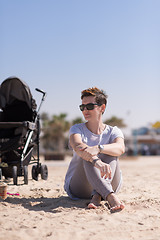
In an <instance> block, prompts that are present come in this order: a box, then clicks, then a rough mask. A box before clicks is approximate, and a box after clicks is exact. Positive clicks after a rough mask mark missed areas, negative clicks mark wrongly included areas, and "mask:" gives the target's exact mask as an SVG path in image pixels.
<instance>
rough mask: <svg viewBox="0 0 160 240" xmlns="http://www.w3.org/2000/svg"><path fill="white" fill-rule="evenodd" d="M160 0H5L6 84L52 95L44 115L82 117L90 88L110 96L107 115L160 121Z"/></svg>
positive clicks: (1, 22) (134, 123)
mask: <svg viewBox="0 0 160 240" xmlns="http://www.w3.org/2000/svg"><path fill="white" fill-rule="evenodd" d="M159 10H160V1H159V0H113V1H111V0H27V1H22V0H14V1H13V0H7V1H5V0H0V36H1V37H0V83H1V82H2V81H3V80H5V79H6V78H7V77H9V76H17V77H19V78H20V79H22V80H23V81H25V82H26V83H27V84H28V85H29V87H30V89H31V92H32V94H33V97H34V98H35V99H36V100H37V103H39V101H40V99H39V97H40V94H38V93H37V92H36V91H35V88H36V87H38V88H41V89H43V90H44V91H46V92H47V98H46V101H45V102H44V105H43V106H42V109H41V111H42V112H48V113H49V114H50V115H54V114H59V113H67V114H68V119H69V120H72V119H74V118H76V117H79V116H82V115H81V113H80V111H79V109H78V105H79V104H80V103H81V100H80V93H81V91H82V90H83V89H86V88H88V87H93V86H97V87H98V88H101V89H104V90H105V91H106V93H107V94H108V96H109V100H108V106H107V110H106V113H105V115H104V119H108V118H110V117H111V116H113V115H115V116H117V117H119V118H123V119H124V120H125V122H126V124H127V125H128V126H129V127H131V128H135V127H141V126H148V125H149V124H150V123H154V122H155V121H160V14H159Z"/></svg>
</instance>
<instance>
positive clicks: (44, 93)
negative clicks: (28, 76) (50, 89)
mask: <svg viewBox="0 0 160 240" xmlns="http://www.w3.org/2000/svg"><path fill="white" fill-rule="evenodd" d="M35 90H36V91H38V92H40V93H42V94H43V97H42V100H41V103H40V105H39V108H38V111H37V114H38V113H39V111H40V108H41V105H42V102H43V101H44V99H45V97H46V94H47V93H46V92H44V91H42V90H41V89H39V88H35Z"/></svg>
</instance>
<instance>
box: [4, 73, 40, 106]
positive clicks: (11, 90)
mask: <svg viewBox="0 0 160 240" xmlns="http://www.w3.org/2000/svg"><path fill="white" fill-rule="evenodd" d="M15 100H19V101H23V102H25V103H26V104H27V105H28V107H29V109H32V110H35V109H36V107H37V106H36V102H35V100H34V99H33V97H32V94H31V91H30V89H29V87H28V86H27V84H26V83H25V82H23V81H22V80H20V79H19V78H16V77H10V78H7V79H6V80H4V81H3V82H2V84H1V85H0V108H1V109H5V107H6V106H7V105H11V104H12V103H13V102H14V101H15Z"/></svg>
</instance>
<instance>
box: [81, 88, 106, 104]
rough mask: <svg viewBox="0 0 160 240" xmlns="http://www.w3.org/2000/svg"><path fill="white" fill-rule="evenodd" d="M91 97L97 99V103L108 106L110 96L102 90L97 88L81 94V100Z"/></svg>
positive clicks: (86, 90)
mask: <svg viewBox="0 0 160 240" xmlns="http://www.w3.org/2000/svg"><path fill="white" fill-rule="evenodd" d="M89 96H93V97H95V100H96V103H98V104H105V105H107V98H108V96H107V94H106V93H105V92H104V91H103V90H100V89H99V88H97V87H92V88H88V89H85V90H83V91H82V92H81V99H83V98H84V97H89Z"/></svg>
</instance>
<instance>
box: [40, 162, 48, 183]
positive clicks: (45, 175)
mask: <svg viewBox="0 0 160 240" xmlns="http://www.w3.org/2000/svg"><path fill="white" fill-rule="evenodd" d="M41 178H42V179H43V180H47V178H48V168H47V165H41Z"/></svg>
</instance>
